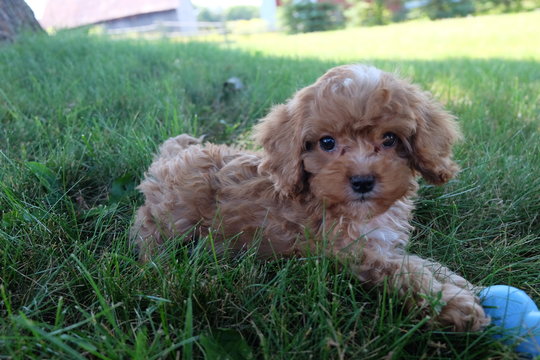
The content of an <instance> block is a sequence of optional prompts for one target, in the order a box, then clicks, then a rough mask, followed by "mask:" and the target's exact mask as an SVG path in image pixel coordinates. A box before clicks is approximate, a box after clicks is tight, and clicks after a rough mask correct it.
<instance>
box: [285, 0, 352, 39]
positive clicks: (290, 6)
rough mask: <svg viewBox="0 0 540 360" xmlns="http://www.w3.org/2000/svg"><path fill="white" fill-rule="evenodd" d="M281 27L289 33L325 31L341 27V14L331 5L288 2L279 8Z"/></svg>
mask: <svg viewBox="0 0 540 360" xmlns="http://www.w3.org/2000/svg"><path fill="white" fill-rule="evenodd" d="M281 9H282V11H281V20H282V22H283V26H284V27H285V28H286V30H287V31H288V32H290V33H299V32H311V31H326V30H333V29H337V28H340V27H342V26H343V23H344V19H343V13H342V11H341V9H340V7H339V6H337V5H336V4H333V3H327V2H321V3H314V2H311V1H309V0H300V1H292V0H289V1H287V2H285V3H284V5H283V6H282V7H281Z"/></svg>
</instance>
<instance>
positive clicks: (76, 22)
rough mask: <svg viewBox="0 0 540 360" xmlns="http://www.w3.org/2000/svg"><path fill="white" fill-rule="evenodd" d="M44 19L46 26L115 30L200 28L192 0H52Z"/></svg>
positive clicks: (190, 31) (185, 30)
mask: <svg viewBox="0 0 540 360" xmlns="http://www.w3.org/2000/svg"><path fill="white" fill-rule="evenodd" d="M40 22H41V25H42V26H43V27H44V28H46V29H49V28H54V29H60V28H76V27H80V26H87V25H103V26H104V27H105V28H106V29H107V30H111V31H115V30H129V29H140V28H144V27H150V26H157V25H160V24H169V25H170V24H177V30H179V31H180V32H181V33H184V34H194V33H196V32H197V18H196V13H195V9H194V7H193V5H192V4H191V1H189V0H94V1H84V0H49V1H48V3H47V6H46V7H45V12H44V13H43V17H42V19H41V21H40Z"/></svg>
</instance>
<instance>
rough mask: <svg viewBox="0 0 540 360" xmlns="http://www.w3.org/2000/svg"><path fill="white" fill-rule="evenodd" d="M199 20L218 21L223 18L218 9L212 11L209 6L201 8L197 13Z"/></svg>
mask: <svg viewBox="0 0 540 360" xmlns="http://www.w3.org/2000/svg"><path fill="white" fill-rule="evenodd" d="M197 20H199V21H208V22H216V21H221V20H222V18H221V14H219V13H218V12H216V11H212V10H210V9H208V8H199V9H198V14H197Z"/></svg>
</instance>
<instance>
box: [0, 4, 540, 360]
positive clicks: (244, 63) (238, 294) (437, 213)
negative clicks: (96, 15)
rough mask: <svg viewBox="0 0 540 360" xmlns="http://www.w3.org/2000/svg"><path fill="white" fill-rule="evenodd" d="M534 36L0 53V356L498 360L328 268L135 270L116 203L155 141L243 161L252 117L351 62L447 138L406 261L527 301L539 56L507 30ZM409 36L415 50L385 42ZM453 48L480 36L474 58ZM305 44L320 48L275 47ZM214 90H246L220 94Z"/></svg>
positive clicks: (27, 45)
mask: <svg viewBox="0 0 540 360" xmlns="http://www.w3.org/2000/svg"><path fill="white" fill-rule="evenodd" d="M534 19H538V14H537V13H532V14H520V15H507V16H498V17H486V18H478V19H474V20H475V21H478V22H481V21H484V22H485V24H489V26H488V25H486V26H487V27H486V28H483V30H482V31H479V30H478V29H477V28H476V27H475V26H476V25H474V24H478V22H473V19H460V20H446V21H440V22H434V23H429V22H423V23H410V24H398V25H393V26H388V27H385V28H372V29H354V30H347V31H342V32H333V33H322V34H307V35H297V36H291V37H285V36H278V35H271V36H275V37H276V38H279V39H280V42H279V44H273V45H272V46H273V47H272V48H271V49H270V48H265V46H266V45H264V46H263V45H261V44H262V43H261V44H259V43H257V42H256V41H252V42H251V43H247V42H243V41H239V42H238V43H235V44H232V45H226V46H224V45H213V44H196V43H187V44H176V43H170V42H144V41H109V40H106V39H100V38H96V37H86V36H84V35H81V34H77V33H60V34H57V35H55V36H51V37H48V38H47V37H31V36H30V37H25V38H23V39H21V40H20V41H19V42H18V43H17V44H14V45H3V46H2V47H0V215H1V219H0V282H1V285H0V358H13V359H22V358H57V359H65V358H100V359H120V358H133V359H157V358H182V359H189V358H191V357H197V358H200V357H203V356H206V357H207V358H209V359H213V358H219V356H218V355H221V358H225V356H224V354H229V358H233V359H241V358H268V359H270V358H271V359H273V358H287V359H304V358H315V359H318V358H345V359H348V358H359V359H381V358H383V357H384V356H387V358H392V359H402V358H403V359H417V358H430V359H431V358H433V359H487V358H505V359H512V358H517V356H516V355H515V354H513V352H512V350H511V349H510V348H508V347H505V346H503V345H501V344H500V343H497V342H494V341H492V340H491V339H490V337H489V333H480V334H451V333H447V332H443V331H438V330H429V329H428V328H426V327H425V326H424V323H423V320H422V319H421V318H420V319H419V317H418V316H416V315H417V314H415V313H414V312H413V313H407V312H406V311H405V309H404V307H403V304H402V302H401V301H400V299H399V297H397V296H396V294H395V293H394V292H392V291H389V290H387V289H386V288H385V287H384V286H382V287H380V288H377V289H368V288H363V287H362V286H361V284H360V283H359V282H358V281H357V280H355V279H354V277H353V276H352V275H351V274H350V273H348V272H347V271H344V270H343V269H341V268H339V267H338V265H337V264H336V263H335V262H334V261H332V260H329V259H325V258H317V257H313V258H306V259H292V260H275V261H270V262H265V263H262V262H259V261H257V260H256V259H255V258H254V256H253V254H251V253H248V254H245V255H243V256H241V257H237V258H216V257H214V255H213V254H212V253H211V252H209V251H207V250H205V248H204V247H203V246H202V245H203V244H201V245H200V246H198V247H196V248H195V249H187V248H185V247H183V246H181V245H180V244H181V240H182V239H178V242H177V244H172V245H171V247H170V249H169V250H168V251H166V252H165V253H164V255H163V256H161V257H160V258H159V259H156V261H155V263H152V264H148V265H141V264H139V263H138V262H137V260H136V257H135V255H134V249H133V247H132V245H131V244H130V243H129V240H128V229H129V226H130V224H131V221H132V217H133V212H134V209H135V208H136V207H137V206H138V205H140V204H141V202H142V198H141V197H140V195H139V194H137V192H136V191H134V190H133V188H134V186H136V184H137V183H138V182H139V181H140V179H141V177H142V174H143V172H144V171H145V169H146V168H147V167H148V165H149V163H150V161H151V159H152V154H153V152H154V151H155V150H156V148H157V146H158V144H159V143H160V142H162V141H163V140H164V139H166V138H168V137H170V136H173V135H176V134H178V133H181V132H189V133H193V134H195V135H201V134H207V135H208V136H209V138H210V140H212V141H216V142H229V143H247V145H248V146H249V141H248V140H247V139H248V137H247V135H248V134H249V130H250V128H251V126H252V125H253V124H254V123H255V122H256V121H257V119H258V118H260V117H261V116H263V115H264V114H265V113H266V111H267V110H268V109H269V107H270V106H271V105H272V104H274V103H278V102H282V101H284V100H285V99H286V98H287V97H289V96H290V95H291V94H292V93H293V92H294V91H295V90H296V89H297V88H299V87H301V86H304V85H306V84H309V83H311V82H313V80H314V79H315V78H316V77H317V76H319V75H321V74H322V73H323V72H324V71H325V70H327V69H328V68H329V67H331V66H334V65H337V64H340V63H344V62H349V61H364V62H367V63H370V64H374V65H376V66H379V67H381V68H383V69H385V70H390V71H393V70H398V71H399V72H400V73H401V74H402V75H404V76H407V77H410V78H412V79H414V81H415V82H417V83H420V84H421V85H422V86H423V87H424V88H426V89H429V90H431V91H432V92H434V93H435V94H436V96H437V97H438V98H440V99H441V100H442V101H443V102H444V103H445V104H446V105H447V107H448V108H449V109H450V110H451V111H452V112H454V113H455V114H456V115H458V117H459V119H460V123H461V125H462V128H463V131H464V134H465V140H464V141H463V142H462V143H461V144H459V145H458V147H457V148H456V158H457V160H458V162H459V163H460V164H461V166H462V169H463V170H462V172H461V174H460V176H459V177H458V178H457V179H455V180H453V181H452V182H451V183H449V184H447V185H446V186H444V187H432V186H423V188H422V190H421V197H420V198H419V200H418V209H417V212H416V216H415V219H414V223H415V226H416V231H415V233H414V235H413V238H412V243H411V247H410V248H411V251H413V252H416V253H418V254H420V255H422V256H425V257H431V258H434V259H436V260H438V261H440V262H443V263H445V264H446V265H448V266H449V267H451V268H452V269H455V270H457V271H459V272H460V273H462V274H463V275H465V276H466V277H467V278H468V279H470V280H471V281H473V282H474V283H476V284H479V285H491V284H509V285H514V286H517V287H520V288H522V289H524V290H525V291H527V292H528V293H529V294H531V295H532V296H533V298H534V299H535V300H536V301H537V302H540V272H539V271H538V269H540V219H539V213H540V107H539V100H540V71H539V69H540V66H539V65H540V63H539V62H540V47H539V46H537V45H538V44H537V42H538V40H537V39H536V37H533V36H532V35H531V36H528V35H526V33H521V32H519V31H518V30H516V29H518V28H519V27H523V28H527V29H528V30H527V31H529V32H528V34H537V33H539V32H540V21H537V20H534ZM452 24H454V26H452ZM498 24H502V25H498ZM504 24H514V25H512V26H510V27H505V26H503V25H504ZM525 24H526V25H525ZM452 28H458V30H459V31H458V30H456V31H455V32H454V33H449V32H448V29H452ZM413 33H418V34H420V35H419V37H420V39H419V40H418V41H419V43H421V44H422V46H421V47H422V49H421V51H419V52H418V51H412V50H411V48H410V44H408V43H407V42H408V41H409V40H408V41H405V40H404V39H403V37H404V36H402V35H403V34H413ZM464 33H465V34H473V35H474V36H471V37H474V38H475V39H479V38H482V36H483V35H482V34H485V40H486V42H485V44H484V45H485V49H486V51H485V52H484V51H482V50H481V49H479V48H478V47H477V46H476V45H474V46H472V45H467V44H470V43H471V41H472V39H471V37H466V38H462V37H461V35H462V34H464ZM385 34H393V35H392V36H390V35H385ZM452 34H453V35H452ZM336 35H337V36H336ZM441 37H446V38H450V39H449V41H448V42H447V44H451V45H448V46H444V47H441V46H440V44H439V43H438V41H437V42H436V41H435V40H437V39H440V38H441ZM308 38H309V39H325V38H326V39H332V40H330V41H331V42H332V43H333V47H332V48H330V47H329V48H328V49H325V48H324V46H319V51H318V52H317V51H313V50H310V49H309V47H307V46H306V47H305V51H304V47H300V46H297V45H294V44H305V45H307V41H304V40H303V39H308ZM366 38H369V39H371V45H366V46H363V47H359V48H357V47H356V46H354V47H352V46H343V47H342V48H339V44H341V43H342V44H351V43H352V41H353V40H351V39H366ZM406 38H410V36H409V35H407V36H406ZM254 39H256V38H253V39H252V40H254ZM420 40H421V41H420ZM488 40H489V42H487V41H488ZM321 41H322V40H321ZM535 42H536V43H535ZM381 43H384V44H385V46H384V47H382V46H381V45H373V44H381ZM291 44H293V46H296V48H295V52H294V53H290V52H289V51H290V50H287V49H290V46H291ZM488 44H489V45H488ZM508 44H512V45H516V51H514V52H512V51H511V49H510V48H509V45H508ZM268 46H270V45H268ZM370 46H371V47H370ZM240 48H242V49H244V50H241V49H240ZM375 48H378V50H377V51H375V50H374V49H375ZM482 53H483V54H484V55H482ZM230 76H237V77H240V78H241V79H242V80H243V81H244V82H245V84H246V90H245V91H243V92H241V93H238V94H234V95H232V96H225V95H224V94H223V93H222V83H223V82H224V81H225V80H226V79H227V78H228V77H230Z"/></svg>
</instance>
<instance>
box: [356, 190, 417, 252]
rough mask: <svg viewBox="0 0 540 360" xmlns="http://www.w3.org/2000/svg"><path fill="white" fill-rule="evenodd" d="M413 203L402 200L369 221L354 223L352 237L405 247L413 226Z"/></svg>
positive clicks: (392, 246)
mask: <svg viewBox="0 0 540 360" xmlns="http://www.w3.org/2000/svg"><path fill="white" fill-rule="evenodd" d="M412 208H413V205H412V202H411V201H409V200H400V201H397V202H396V203H395V204H394V205H392V206H391V207H390V208H389V209H388V210H387V211H386V212H384V213H383V214H381V215H378V216H375V217H374V218H372V219H371V220H369V221H368V222H361V221H359V222H358V223H354V224H352V228H351V229H350V230H351V231H352V233H350V234H349V235H350V236H351V237H352V238H356V239H358V238H366V239H368V241H369V240H370V239H373V240H375V241H373V243H375V244H379V245H380V246H385V247H386V248H394V247H403V246H405V244H406V243H407V240H408V238H409V234H410V232H411V230H412V226H411V225H410V223H409V216H410V214H411V211H412Z"/></svg>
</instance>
